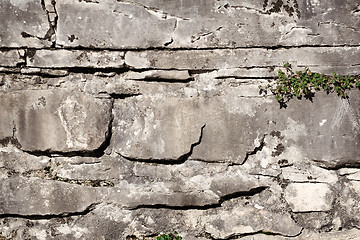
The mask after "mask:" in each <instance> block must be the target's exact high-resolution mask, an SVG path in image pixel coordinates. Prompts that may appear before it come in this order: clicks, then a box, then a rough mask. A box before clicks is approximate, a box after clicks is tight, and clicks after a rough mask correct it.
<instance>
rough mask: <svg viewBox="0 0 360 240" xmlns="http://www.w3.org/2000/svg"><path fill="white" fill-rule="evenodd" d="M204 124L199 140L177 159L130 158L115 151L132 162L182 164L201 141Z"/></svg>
mask: <svg viewBox="0 0 360 240" xmlns="http://www.w3.org/2000/svg"><path fill="white" fill-rule="evenodd" d="M205 126H206V124H205V125H203V126H202V127H201V130H200V137H199V140H198V141H197V142H195V143H192V144H191V146H190V151H189V152H188V153H185V154H183V155H182V156H180V157H179V158H177V159H153V158H148V159H144V158H131V157H127V156H125V155H123V154H121V153H119V152H117V154H118V155H120V156H121V157H123V158H124V159H126V160H129V161H132V162H144V163H155V164H163V165H178V164H183V163H184V162H186V160H188V159H189V157H190V156H191V155H192V153H193V150H194V147H196V146H198V145H199V144H200V143H201V140H202V137H203V132H204V128H205Z"/></svg>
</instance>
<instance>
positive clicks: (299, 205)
mask: <svg viewBox="0 0 360 240" xmlns="http://www.w3.org/2000/svg"><path fill="white" fill-rule="evenodd" d="M309 196H311V197H309ZM285 199H286V201H287V202H288V203H289V205H290V208H291V209H292V210H293V211H294V212H311V211H329V210H330V209H331V208H332V206H331V204H332V202H333V200H334V197H333V193H332V191H331V190H330V188H329V186H328V185H327V184H325V183H292V184H289V186H288V187H286V189H285Z"/></svg>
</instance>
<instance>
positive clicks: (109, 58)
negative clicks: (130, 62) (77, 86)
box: [27, 50, 124, 68]
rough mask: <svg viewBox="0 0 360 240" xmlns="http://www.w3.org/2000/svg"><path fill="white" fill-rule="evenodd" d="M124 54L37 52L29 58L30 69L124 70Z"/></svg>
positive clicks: (68, 51) (107, 52) (63, 51)
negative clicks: (81, 68) (78, 68)
mask: <svg viewBox="0 0 360 240" xmlns="http://www.w3.org/2000/svg"><path fill="white" fill-rule="evenodd" d="M123 57H124V53H122V52H109V51H101V52H94V51H92V52H91V51H90V52H88V51H81V50H72V51H70V50H56V51H52V50H37V51H34V52H33V54H32V55H31V56H27V63H28V66H30V67H42V68H73V67H84V68H85V67H86V68H123V66H124V59H123Z"/></svg>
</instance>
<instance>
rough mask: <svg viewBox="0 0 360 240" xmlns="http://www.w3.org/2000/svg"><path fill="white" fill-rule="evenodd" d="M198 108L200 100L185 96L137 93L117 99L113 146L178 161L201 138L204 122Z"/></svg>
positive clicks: (125, 152)
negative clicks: (159, 95) (153, 95)
mask: <svg viewBox="0 0 360 240" xmlns="http://www.w3.org/2000/svg"><path fill="white" fill-rule="evenodd" d="M160 104H161V105H160ZM159 106H161V107H159ZM196 109H199V106H198V104H197V103H195V102H193V101H191V100H190V99H188V100H187V99H181V98H167V99H162V98H157V97H152V96H150V97H147V96H137V97H133V98H127V99H124V100H121V101H117V102H116V103H115V108H114V123H113V140H112V144H111V147H112V149H113V150H114V151H115V152H117V153H118V154H120V155H121V156H124V157H127V158H136V159H143V160H149V161H151V160H164V161H176V160H178V159H179V158H181V157H183V156H185V155H186V154H188V153H189V152H191V149H192V145H194V144H196V143H197V142H199V139H200V138H201V134H202V127H203V126H204V122H203V119H201V118H199V117H200V116H199V115H198V114H199V112H197V111H196ZM194 110H195V111H194ZM185 129H186V131H185Z"/></svg>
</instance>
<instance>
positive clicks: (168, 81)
mask: <svg viewBox="0 0 360 240" xmlns="http://www.w3.org/2000/svg"><path fill="white" fill-rule="evenodd" d="M165 71H166V70H165ZM128 79H129V80H132V81H141V82H159V83H189V82H192V81H194V79H193V78H191V77H189V78H187V79H176V78H174V79H168V78H161V77H158V78H157V77H144V78H141V79H132V78H128Z"/></svg>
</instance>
